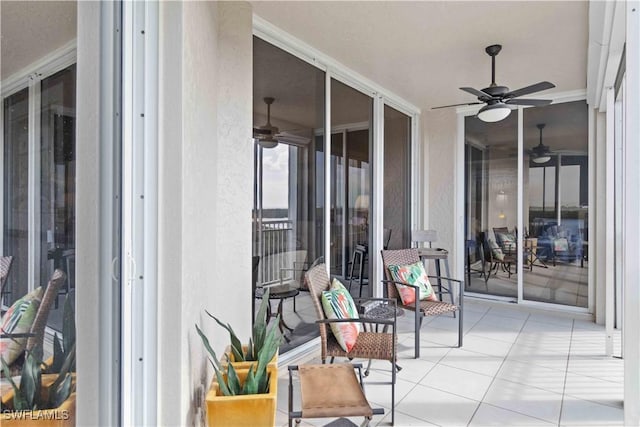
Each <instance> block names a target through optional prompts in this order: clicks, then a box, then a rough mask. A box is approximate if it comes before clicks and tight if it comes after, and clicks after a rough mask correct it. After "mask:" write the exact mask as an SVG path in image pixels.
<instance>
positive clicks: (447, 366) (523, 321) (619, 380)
mask: <svg viewBox="0 0 640 427" xmlns="http://www.w3.org/2000/svg"><path fill="white" fill-rule="evenodd" d="M411 320H412V316H403V317H400V318H398V331H399V335H398V341H399V347H398V364H399V365H400V366H402V368H403V369H402V371H400V372H399V373H398V381H397V384H396V422H395V425H397V426H409V425H412V426H430V425H440V426H461V425H471V426H486V425H503V426H523V425H527V426H529V425H536V426H543V425H549V426H551V425H555V426H587V425H623V409H622V399H623V361H622V360H621V359H618V358H612V357H607V356H605V348H604V344H605V332H604V328H603V327H601V326H599V325H596V324H594V323H593V322H591V321H589V320H588V319H586V318H585V317H584V316H580V315H576V317H569V315H567V314H555V313H552V312H548V311H547V312H543V311H538V310H529V309H527V308H526V307H521V306H520V307H514V306H510V305H507V304H500V303H493V302H485V301H481V300H469V299H467V300H466V301H465V311H464V330H465V338H464V346H463V348H461V349H457V348H454V347H450V346H452V345H454V344H455V342H456V340H457V337H456V328H457V320H456V319H453V318H452V317H450V316H440V317H437V318H425V323H426V324H425V325H423V326H422V332H421V333H422V340H421V346H422V349H421V357H420V359H417V360H416V359H413V336H412V333H411V323H410V322H411ZM313 354H314V358H307V359H306V360H305V359H301V360H296V361H294V362H292V363H291V364H300V363H319V359H318V356H317V355H318V354H319V349H318V350H317V351H314V353H313ZM614 354H615V355H619V354H620V334H619V333H616V336H615V349H614ZM373 367H374V370H373V371H372V372H371V374H370V375H369V377H368V378H367V379H366V380H365V392H366V395H367V397H368V399H369V401H370V402H371V404H372V406H374V407H376V406H377V407H380V406H382V407H384V408H385V412H386V413H385V415H384V416H377V417H374V419H373V421H372V423H371V425H389V423H390V416H391V415H390V410H389V407H390V402H391V391H390V389H389V386H388V385H375V384H371V385H369V386H366V381H372V382H375V381H382V380H385V378H386V377H387V376H388V375H390V372H389V366H388V363H382V362H379V363H376V362H374V363H373ZM280 372H281V374H280V380H279V384H278V409H279V410H278V414H277V417H276V424H277V425H278V426H285V425H287V403H288V400H287V393H288V379H287V370H286V369H284V368H282V369H281V370H280ZM296 405H297V402H296ZM330 421H331V420H330V419H321V420H307V419H305V420H302V423H301V425H303V426H304V425H317V426H319V425H325V424H327V423H329V422H330ZM353 421H354V422H355V423H357V424H360V423H361V422H362V419H361V418H360V419H353Z"/></svg>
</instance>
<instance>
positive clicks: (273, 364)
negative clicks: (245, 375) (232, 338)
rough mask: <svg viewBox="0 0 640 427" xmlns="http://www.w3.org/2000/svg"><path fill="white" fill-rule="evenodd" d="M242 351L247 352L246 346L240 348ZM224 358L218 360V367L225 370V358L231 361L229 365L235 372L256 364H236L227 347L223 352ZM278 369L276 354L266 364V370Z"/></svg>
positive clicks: (229, 348)
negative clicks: (231, 365)
mask: <svg viewBox="0 0 640 427" xmlns="http://www.w3.org/2000/svg"><path fill="white" fill-rule="evenodd" d="M242 351H243V352H244V353H246V352H247V346H246V345H243V346H242ZM224 354H225V355H224V356H222V360H220V365H221V366H222V367H223V368H224V369H226V367H227V364H228V362H227V356H228V357H229V359H228V360H230V361H231V363H232V364H233V367H234V368H235V370H236V371H237V370H238V369H249V367H250V366H251V365H253V364H255V363H257V361H253V362H236V360H235V358H234V357H233V353H231V346H227V348H226V349H225V350H224ZM277 367H278V353H277V352H276V354H275V356H273V359H271V361H270V362H269V363H268V364H267V369H270V368H277Z"/></svg>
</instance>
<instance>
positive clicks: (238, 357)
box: [205, 310, 245, 362]
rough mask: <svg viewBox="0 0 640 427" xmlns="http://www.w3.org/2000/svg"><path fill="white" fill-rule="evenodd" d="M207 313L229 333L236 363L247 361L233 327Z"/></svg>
mask: <svg viewBox="0 0 640 427" xmlns="http://www.w3.org/2000/svg"><path fill="white" fill-rule="evenodd" d="M205 313H207V315H208V316H209V317H211V318H212V319H213V320H215V321H216V322H217V323H218V325H220V326H222V327H223V328H225V329H226V330H227V331H228V332H229V338H230V340H231V352H232V353H233V357H234V359H235V361H236V362H244V361H245V359H244V353H243V352H242V343H241V342H240V340H239V339H238V336H237V335H236V333H235V332H234V331H233V328H232V327H231V325H229V324H228V323H227V324H226V325H225V324H224V323H222V322H221V321H220V320H218V318H217V317H215V316H214V315H213V314H211V313H209V312H208V311H207V310H205Z"/></svg>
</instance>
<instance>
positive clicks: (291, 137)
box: [253, 96, 311, 148]
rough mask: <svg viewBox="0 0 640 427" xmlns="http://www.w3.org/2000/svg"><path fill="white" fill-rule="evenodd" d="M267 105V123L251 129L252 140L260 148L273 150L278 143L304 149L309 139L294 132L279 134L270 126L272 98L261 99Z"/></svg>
mask: <svg viewBox="0 0 640 427" xmlns="http://www.w3.org/2000/svg"><path fill="white" fill-rule="evenodd" d="M263 100H264V103H265V104H267V123H266V124H264V125H262V126H258V127H254V128H253V139H255V140H256V141H257V142H258V144H260V146H261V147H262V148H274V147H276V146H277V145H278V143H283V144H288V145H295V146H298V147H304V146H306V145H308V144H309V142H310V141H311V139H310V138H308V137H306V136H303V135H298V134H297V133H296V132H297V131H295V130H291V131H283V132H279V130H278V128H277V127H276V126H273V125H272V124H271V104H273V102H274V101H275V98H273V97H270V96H268V97H265V98H263Z"/></svg>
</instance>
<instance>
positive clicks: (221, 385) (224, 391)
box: [215, 365, 232, 396]
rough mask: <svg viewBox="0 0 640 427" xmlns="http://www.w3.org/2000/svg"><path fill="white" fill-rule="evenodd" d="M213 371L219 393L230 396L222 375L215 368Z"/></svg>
mask: <svg viewBox="0 0 640 427" xmlns="http://www.w3.org/2000/svg"><path fill="white" fill-rule="evenodd" d="M229 366H231V365H229ZM215 371H216V378H217V380H218V387H219V388H220V392H222V394H223V395H224V396H232V394H231V391H229V387H227V383H226V382H225V380H224V375H223V374H222V372H221V371H220V370H219V369H217V368H215Z"/></svg>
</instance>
